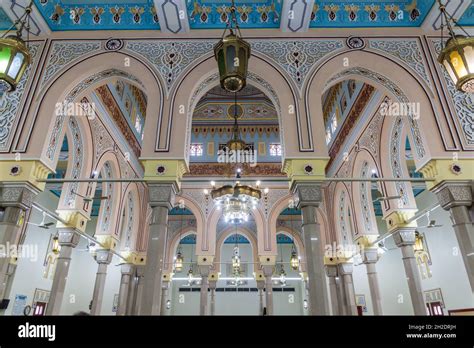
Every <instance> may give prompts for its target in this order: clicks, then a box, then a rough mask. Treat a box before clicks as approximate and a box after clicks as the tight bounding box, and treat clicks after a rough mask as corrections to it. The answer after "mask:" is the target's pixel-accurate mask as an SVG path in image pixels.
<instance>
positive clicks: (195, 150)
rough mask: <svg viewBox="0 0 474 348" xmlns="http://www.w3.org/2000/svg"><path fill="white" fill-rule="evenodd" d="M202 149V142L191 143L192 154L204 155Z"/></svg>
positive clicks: (196, 155) (194, 155) (195, 155)
mask: <svg viewBox="0 0 474 348" xmlns="http://www.w3.org/2000/svg"><path fill="white" fill-rule="evenodd" d="M202 149H203V146H202V144H191V149H190V156H193V157H198V156H202V153H203V150H202Z"/></svg>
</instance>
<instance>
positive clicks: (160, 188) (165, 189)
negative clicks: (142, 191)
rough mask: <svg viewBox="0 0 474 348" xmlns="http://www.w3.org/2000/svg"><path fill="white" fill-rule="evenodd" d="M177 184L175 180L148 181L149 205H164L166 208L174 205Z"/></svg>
mask: <svg viewBox="0 0 474 348" xmlns="http://www.w3.org/2000/svg"><path fill="white" fill-rule="evenodd" d="M177 192H178V186H177V184H176V183H175V182H153V183H152V182H149V183H148V197H149V200H150V206H151V207H152V208H155V207H165V208H167V209H168V210H170V209H172V208H173V206H174V200H175V197H176V193H177Z"/></svg>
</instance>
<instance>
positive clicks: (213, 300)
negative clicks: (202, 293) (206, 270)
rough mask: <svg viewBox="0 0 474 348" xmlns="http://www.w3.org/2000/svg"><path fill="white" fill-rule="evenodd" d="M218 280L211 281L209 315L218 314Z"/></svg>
mask: <svg viewBox="0 0 474 348" xmlns="http://www.w3.org/2000/svg"><path fill="white" fill-rule="evenodd" d="M216 286H217V281H216V280H210V281H209V290H210V295H211V298H210V304H209V315H216Z"/></svg>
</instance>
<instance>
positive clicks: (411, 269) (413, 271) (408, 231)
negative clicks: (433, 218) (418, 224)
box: [393, 227, 426, 315]
mask: <svg viewBox="0 0 474 348" xmlns="http://www.w3.org/2000/svg"><path fill="white" fill-rule="evenodd" d="M393 239H394V241H395V243H396V245H397V246H398V247H399V248H400V249H401V251H402V259H403V266H404V267H405V274H406V278H407V282H408V289H409V290H410V297H411V302H412V305H413V311H414V313H415V315H426V307H425V301H424V298H423V288H422V286H421V278H420V272H419V271H418V266H417V264H416V259H415V251H414V249H413V245H414V244H415V227H402V228H398V229H397V231H396V232H395V233H394V234H393Z"/></svg>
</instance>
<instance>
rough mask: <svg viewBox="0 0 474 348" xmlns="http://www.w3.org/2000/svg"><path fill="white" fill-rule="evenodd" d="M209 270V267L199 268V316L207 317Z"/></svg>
mask: <svg viewBox="0 0 474 348" xmlns="http://www.w3.org/2000/svg"><path fill="white" fill-rule="evenodd" d="M209 269H210V266H201V265H200V266H199V270H200V273H201V297H200V305H199V315H208V313H207V300H208V289H209Z"/></svg>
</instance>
